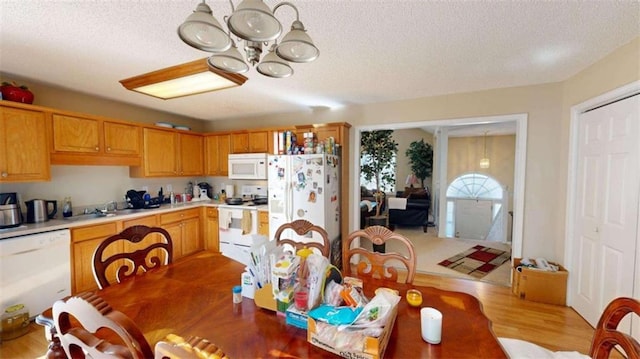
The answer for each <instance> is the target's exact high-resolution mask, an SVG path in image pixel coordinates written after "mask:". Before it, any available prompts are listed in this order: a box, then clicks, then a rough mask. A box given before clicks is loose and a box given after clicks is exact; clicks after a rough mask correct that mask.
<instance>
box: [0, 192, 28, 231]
mask: <svg viewBox="0 0 640 359" xmlns="http://www.w3.org/2000/svg"><path fill="white" fill-rule="evenodd" d="M22 222H23V218H22V209H21V208H20V204H19V203H18V194H17V193H15V192H5V193H0V228H11V227H18V226H19V225H21V224H22Z"/></svg>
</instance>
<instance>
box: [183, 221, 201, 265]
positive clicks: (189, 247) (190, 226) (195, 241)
mask: <svg viewBox="0 0 640 359" xmlns="http://www.w3.org/2000/svg"><path fill="white" fill-rule="evenodd" d="M203 249H204V241H203V238H202V236H201V235H200V218H199V217H198V218H188V219H185V220H184V221H182V255H183V256H186V255H189V254H191V253H195V252H197V251H201V250H203Z"/></svg>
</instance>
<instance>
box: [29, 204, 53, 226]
mask: <svg viewBox="0 0 640 359" xmlns="http://www.w3.org/2000/svg"><path fill="white" fill-rule="evenodd" d="M25 204H26V205H27V223H38V222H45V221H48V220H50V219H52V218H53V216H55V215H56V212H58V202H57V201H51V200H46V199H32V200H30V201H26V202H25ZM49 205H51V206H49ZM49 208H51V209H49Z"/></svg>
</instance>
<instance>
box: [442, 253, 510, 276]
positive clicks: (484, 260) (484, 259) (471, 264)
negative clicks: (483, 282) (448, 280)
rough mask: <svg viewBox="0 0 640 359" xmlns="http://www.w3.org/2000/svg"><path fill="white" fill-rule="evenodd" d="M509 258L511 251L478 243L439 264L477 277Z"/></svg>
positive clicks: (487, 272)
mask: <svg viewBox="0 0 640 359" xmlns="http://www.w3.org/2000/svg"><path fill="white" fill-rule="evenodd" d="M509 259H511V253H509V252H505V251H502V250H499V249H495V248H489V247H485V246H481V245H477V246H475V247H472V248H469V249H467V250H466V251H464V252H461V253H458V254H456V255H455V256H453V257H451V258H448V259H445V260H443V261H442V262H440V263H438V264H439V265H441V266H443V267H447V268H449V269H453V270H455V271H457V272H460V273H464V274H468V275H470V276H472V277H475V278H482V277H484V276H485V275H487V274H489V273H490V272H491V271H492V270H494V269H496V268H498V267H499V266H500V265H501V264H503V263H504V262H506V261H508V260H509Z"/></svg>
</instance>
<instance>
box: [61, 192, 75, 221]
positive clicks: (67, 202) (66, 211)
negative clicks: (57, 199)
mask: <svg viewBox="0 0 640 359" xmlns="http://www.w3.org/2000/svg"><path fill="white" fill-rule="evenodd" d="M62 216H63V217H71V216H73V208H72V207H71V197H65V198H64V204H63V205H62Z"/></svg>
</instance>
